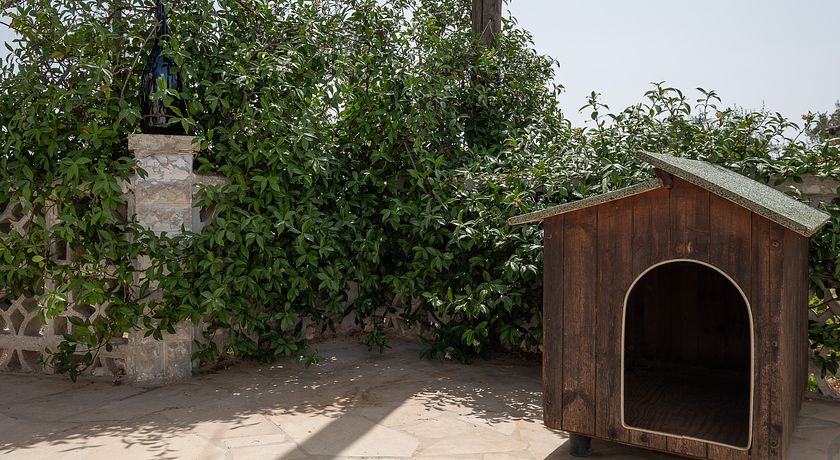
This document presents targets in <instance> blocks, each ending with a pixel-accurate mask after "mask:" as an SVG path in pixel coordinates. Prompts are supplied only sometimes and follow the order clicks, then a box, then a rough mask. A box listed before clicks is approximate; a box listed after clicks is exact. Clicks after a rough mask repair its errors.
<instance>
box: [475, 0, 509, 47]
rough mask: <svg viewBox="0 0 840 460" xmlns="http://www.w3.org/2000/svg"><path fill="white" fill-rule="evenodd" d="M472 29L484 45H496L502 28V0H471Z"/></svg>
mask: <svg viewBox="0 0 840 460" xmlns="http://www.w3.org/2000/svg"><path fill="white" fill-rule="evenodd" d="M472 29H473V33H474V34H475V35H476V36H477V37H479V38H480V39H481V42H482V43H484V46H486V47H488V48H493V47H495V46H496V35H498V34H499V32H500V31H501V30H502V0H472Z"/></svg>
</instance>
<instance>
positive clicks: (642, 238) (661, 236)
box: [622, 188, 671, 451]
mask: <svg viewBox="0 0 840 460" xmlns="http://www.w3.org/2000/svg"><path fill="white" fill-rule="evenodd" d="M670 197H671V191H670V190H668V189H664V188H662V189H656V190H651V191H649V192H646V193H644V194H641V195H638V196H636V197H634V199H633V255H632V259H633V263H632V267H633V271H632V273H633V277H634V279H635V277H637V276H638V275H640V274H641V273H642V272H644V271H645V270H646V269H648V268H649V267H651V266H652V265H654V264H656V263H658V262H661V261H663V260H666V259H667V258H668V253H669V246H670V242H669V240H670V229H671V226H670V222H671V218H670ZM622 300H623V299H622ZM623 346H624V344H622V347H623ZM623 371H624V370H623V369H622V372H623ZM628 431H629V441H630V443H632V444H635V445H637V446H642V447H649V448H651V449H656V450H661V451H665V450H667V447H668V446H667V438H666V437H665V436H663V435H661V434H655V433H647V432H644V431H640V430H633V429H630V430H628Z"/></svg>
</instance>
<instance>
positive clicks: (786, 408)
mask: <svg viewBox="0 0 840 460" xmlns="http://www.w3.org/2000/svg"><path fill="white" fill-rule="evenodd" d="M781 244H782V251H781V252H782V255H783V257H784V264H783V266H784V283H783V285H782V299H783V305H782V318H783V323H782V324H783V325H784V327H781V328H780V331H779V333H780V339H779V340H780V347H781V357H780V358H781V362H780V363H779V365H780V369H781V370H782V372H781V376H780V377H781V378H782V384H781V389H782V394H781V401H780V404H781V405H782V411H783V412H782V418H781V420H780V421H779V422H778V424H780V425H781V429H782V434H781V439H780V441H779V444H780V446H781V447H780V448H781V452H782V453H785V452H786V451H787V449H788V447H789V445H790V440H791V437H792V435H793V430H794V426H795V422H796V418H797V415H798V414H799V410H800V409H801V407H802V395H803V393H804V392H805V390H806V385H807V380H808V361H807V360H808V342H807V337H808V239H807V238H805V237H803V236H801V235H799V234H797V233H794V232H792V231H790V230H785V233H784V240H783V241H782V242H781Z"/></svg>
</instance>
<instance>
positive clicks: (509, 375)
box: [0, 339, 840, 460]
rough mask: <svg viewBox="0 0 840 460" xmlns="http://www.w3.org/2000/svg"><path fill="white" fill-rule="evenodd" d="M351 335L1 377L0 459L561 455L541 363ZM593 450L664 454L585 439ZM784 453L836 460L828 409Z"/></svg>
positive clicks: (619, 458) (836, 418)
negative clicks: (194, 360)
mask: <svg viewBox="0 0 840 460" xmlns="http://www.w3.org/2000/svg"><path fill="white" fill-rule="evenodd" d="M392 345H393V347H394V348H393V349H391V350H388V351H387V352H386V353H385V354H384V355H380V354H378V353H370V352H368V351H367V350H366V349H365V348H364V347H363V346H361V345H359V344H357V343H356V342H355V341H353V340H350V339H341V340H334V341H330V342H326V343H322V344H318V345H317V346H316V347H317V349H318V350H319V352H320V354H321V355H322V356H323V357H324V362H323V363H322V364H319V365H316V366H313V367H310V368H309V369H304V368H303V367H301V366H298V365H296V364H294V363H278V364H274V365H257V364H252V363H241V364H238V365H236V366H233V367H231V368H228V369H225V370H221V371H219V372H217V373H213V374H204V375H199V376H197V377H195V378H193V379H192V380H190V381H188V382H186V383H181V384H176V385H171V386H166V387H158V388H139V387H132V386H114V385H112V384H110V383H109V382H106V381H102V380H92V379H88V380H80V381H79V382H78V383H76V384H72V383H70V382H69V381H67V380H65V379H63V378H61V377H53V376H46V377H45V376H34V375H0V395H3V396H2V399H0V458H3V459H4V460H5V459H30V458H31V459H47V458H56V459H105V458H108V459H111V458H118V459H120V460H128V459H135V458H136V459H149V458H162V459H341V458H348V459H349V458H353V459H365V458H377V459H399V458H423V459H436V458H437V459H483V460H494V459H529V458H530V459H534V458H537V459H543V458H548V459H555V460H561V459H569V458H572V457H569V456H568V454H567V446H565V445H564V444H565V443H566V441H567V436H566V435H565V434H564V433H561V432H556V431H552V430H549V429H547V428H545V427H544V426H543V425H542V423H541V417H542V414H541V408H540V397H541V394H540V368H539V365H538V364H537V363H532V362H521V361H516V360H513V359H510V358H500V359H495V360H492V361H483V362H477V363H475V364H473V365H470V366H464V365H460V364H455V363H439V362H426V361H421V360H419V359H418V352H419V348H418V347H417V346H416V345H414V344H413V343H411V342H402V341H396V342H395V343H393V344H392ZM593 449H594V453H593V456H592V458H596V459H604V460H630V459H669V458H675V457H670V456H665V455H659V454H653V453H650V452H647V451H643V450H638V449H632V448H627V447H621V446H616V445H612V444H607V443H599V442H597V441H596V442H594V443H593ZM789 458H790V459H792V460H812V459H813V460H823V459H825V460H840V405H838V404H834V403H827V402H807V403H806V404H805V407H804V409H803V412H802V415H801V417H800V423H799V430H798V432H797V433H796V436H795V440H794V445H793V448H792V451H791V452H790V455H789Z"/></svg>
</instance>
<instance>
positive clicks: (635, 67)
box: [506, 0, 840, 123]
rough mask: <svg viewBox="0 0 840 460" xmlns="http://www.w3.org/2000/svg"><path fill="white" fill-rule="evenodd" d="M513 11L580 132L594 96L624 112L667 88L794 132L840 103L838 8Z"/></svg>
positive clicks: (675, 0)
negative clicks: (702, 95)
mask: <svg viewBox="0 0 840 460" xmlns="http://www.w3.org/2000/svg"><path fill="white" fill-rule="evenodd" d="M506 9H507V10H509V11H510V12H511V13H512V14H513V16H514V17H515V18H517V20H518V21H519V25H520V26H521V27H523V28H525V29H527V30H529V31H530V32H531V33H532V34H533V36H534V41H535V43H536V48H537V51H539V52H540V53H543V54H548V55H551V56H553V57H555V58H556V59H558V60H559V61H560V69H559V72H558V75H557V81H558V82H559V83H561V84H563V85H564V86H565V87H566V90H567V93H566V94H565V95H563V96H562V97H561V99H560V105H561V107H562V108H563V109H564V112H565V114H566V116H567V117H568V118H570V119H572V121H573V122H575V123H581V122H583V120H584V116H582V115H579V114H578V113H577V110H578V109H579V108H580V107H581V106H582V105H583V104H585V103H586V96H587V95H588V94H589V93H590V92H591V91H593V90H594V91H597V92H600V93H602V94H603V101H602V102H606V103H607V104H608V105H609V106H610V108H611V109H612V110H613V111H619V110H621V109H623V108H625V107H627V106H629V105H632V104H634V103H637V102H639V101H641V100H642V97H643V94H644V92H645V91H646V90H647V89H649V88H650V85H649V83H650V82H652V81H662V80H665V81H666V82H667V83H668V84H670V86H674V87H676V88H680V89H682V90H683V91H684V92H686V93H688V92H689V91H691V90H693V89H694V88H696V87H698V86H699V87H702V88H705V89H707V90H708V89H715V90H717V91H718V93H719V94H720V95H721V97H722V98H723V102H724V105H729V106H731V105H737V106H740V107H744V108H747V109H761V108H762V107H763V108H765V109H767V110H769V111H773V112H781V113H782V114H783V115H785V116H787V117H788V118H792V119H793V120H794V121H797V122H799V121H801V118H800V117H801V115H802V114H804V113H806V112H808V111H809V110H811V111H828V110H832V109H833V107H834V102H835V101H837V100H838V99H840V34H838V30H839V29H838V28H839V27H840V26H839V25H838V24H840V23H838V20H840V1H837V0H704V1H686V0H635V1H630V0H578V1H570V0H511V1H510V2H509V3H508V4H507V6H506ZM691 94H692V95H693V94H696V93H691ZM692 99H694V98H693V97H692Z"/></svg>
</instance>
